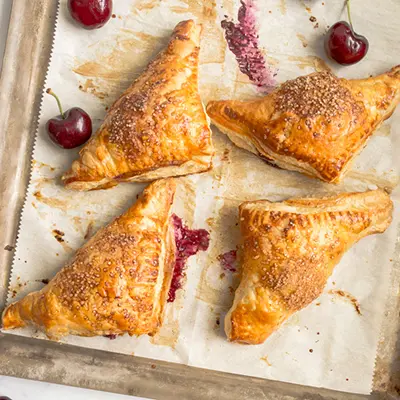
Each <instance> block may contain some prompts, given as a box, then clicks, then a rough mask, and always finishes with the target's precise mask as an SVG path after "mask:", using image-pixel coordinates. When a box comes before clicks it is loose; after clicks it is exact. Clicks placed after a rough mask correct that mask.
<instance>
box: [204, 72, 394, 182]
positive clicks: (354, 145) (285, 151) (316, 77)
mask: <svg viewBox="0 0 400 400" xmlns="http://www.w3.org/2000/svg"><path fill="white" fill-rule="evenodd" d="M399 101H400V66H397V67H395V68H393V69H392V70H391V71H389V72H388V73H386V74H383V75H379V76H377V77H374V78H369V79H361V80H346V79H339V78H336V77H335V76H334V75H333V74H331V73H329V72H318V73H314V74H311V75H307V76H301V77H299V78H296V79H294V80H292V81H288V82H286V83H284V84H283V85H281V86H280V87H279V88H277V89H276V90H275V91H274V92H272V93H271V94H269V95H268V96H266V97H264V98H261V99H258V100H254V101H229V100H227V101H211V102H210V103H209V104H208V106H207V113H208V115H209V116H210V118H211V120H212V122H213V123H214V124H215V125H216V126H217V127H218V128H219V129H220V130H221V131H222V132H224V133H226V134H227V135H228V136H229V138H230V139H231V140H232V141H233V142H234V143H235V144H236V145H237V146H239V147H242V148H245V149H246V150H249V151H251V152H253V153H255V154H257V155H258V156H260V157H262V158H264V159H265V160H266V161H268V162H269V163H272V164H274V165H276V166H278V167H280V168H283V169H288V170H293V171H299V172H302V173H304V174H307V175H310V176H313V177H317V178H319V179H321V180H324V181H326V182H339V181H340V179H341V178H342V177H343V175H344V174H345V172H346V170H347V169H348V168H349V166H350V165H351V161H352V160H353V159H354V157H355V156H356V155H357V154H358V153H360V151H361V150H362V149H363V148H364V147H365V145H366V142H367V139H368V138H369V137H370V136H371V135H372V133H373V132H374V130H375V129H376V128H377V127H378V126H379V125H380V124H381V123H382V122H383V121H384V120H385V119H387V118H389V117H390V115H391V114H392V113H393V111H394V109H395V107H396V106H397V104H398V103H399Z"/></svg>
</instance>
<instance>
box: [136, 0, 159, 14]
mask: <svg viewBox="0 0 400 400" xmlns="http://www.w3.org/2000/svg"><path fill="white" fill-rule="evenodd" d="M160 3H161V0H145V1H139V2H134V4H133V7H132V12H134V13H135V12H136V11H149V10H152V9H153V8H154V7H157V6H158V5H159V4H160Z"/></svg>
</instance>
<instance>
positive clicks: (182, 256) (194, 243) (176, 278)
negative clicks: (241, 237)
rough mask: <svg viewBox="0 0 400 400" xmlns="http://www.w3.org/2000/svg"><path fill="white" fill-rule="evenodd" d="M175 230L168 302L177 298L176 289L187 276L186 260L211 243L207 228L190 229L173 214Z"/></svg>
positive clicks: (205, 248)
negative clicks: (173, 258) (173, 260)
mask: <svg viewBox="0 0 400 400" xmlns="http://www.w3.org/2000/svg"><path fill="white" fill-rule="evenodd" d="M172 222H173V224H174V230H175V245H176V253H175V266H174V272H173V275H172V281H171V287H170V289H169V293H168V300H167V301H168V302H169V303H171V302H173V301H174V300H175V297H176V291H177V290H178V289H180V288H181V287H182V283H183V282H182V281H183V278H184V276H185V267H186V260H187V259H188V258H189V257H191V256H193V255H195V254H197V253H198V252H199V251H205V250H207V249H208V246H209V244H210V234H209V233H208V232H207V231H206V230H205V229H189V228H188V227H187V226H185V225H184V224H183V222H182V219H181V218H179V217H178V216H177V215H175V214H173V215H172Z"/></svg>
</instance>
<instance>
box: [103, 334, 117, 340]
mask: <svg viewBox="0 0 400 400" xmlns="http://www.w3.org/2000/svg"><path fill="white" fill-rule="evenodd" d="M104 337H106V338H108V339H110V340H115V339H116V338H117V337H118V335H114V334H112V335H104Z"/></svg>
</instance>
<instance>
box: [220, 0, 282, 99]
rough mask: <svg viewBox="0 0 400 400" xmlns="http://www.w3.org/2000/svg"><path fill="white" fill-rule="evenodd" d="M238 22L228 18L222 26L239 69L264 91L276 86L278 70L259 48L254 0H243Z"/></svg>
mask: <svg viewBox="0 0 400 400" xmlns="http://www.w3.org/2000/svg"><path fill="white" fill-rule="evenodd" d="M240 3H241V6H240V8H239V12H238V23H237V24H235V23H234V22H232V21H229V20H228V19H227V18H226V19H224V20H222V22H221V26H222V29H223V30H224V31H225V39H226V41H227V43H228V47H229V50H230V51H231V52H232V53H233V54H234V55H235V57H236V61H237V62H238V64H239V69H240V71H242V72H243V73H244V74H246V75H247V76H248V77H249V79H250V80H251V81H252V82H253V83H254V84H255V85H256V86H257V87H258V88H259V89H260V91H262V92H264V93H268V92H270V91H272V90H273V89H274V87H275V86H276V81H275V78H274V77H275V76H276V72H274V71H272V70H271V69H270V67H269V66H268V64H267V61H266V60H265V57H264V55H263V54H262V52H261V51H260V49H259V43H258V38H259V36H258V33H257V27H256V16H255V2H254V0H241V2H240Z"/></svg>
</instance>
